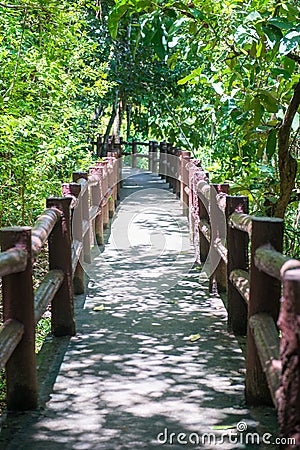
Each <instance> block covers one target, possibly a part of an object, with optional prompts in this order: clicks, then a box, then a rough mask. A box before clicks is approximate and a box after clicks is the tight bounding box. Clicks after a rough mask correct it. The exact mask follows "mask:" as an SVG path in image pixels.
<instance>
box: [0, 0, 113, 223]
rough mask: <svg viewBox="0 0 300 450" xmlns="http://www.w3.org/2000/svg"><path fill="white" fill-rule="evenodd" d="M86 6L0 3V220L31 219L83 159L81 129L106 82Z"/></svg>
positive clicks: (84, 147) (85, 159)
mask: <svg viewBox="0 0 300 450" xmlns="http://www.w3.org/2000/svg"><path fill="white" fill-rule="evenodd" d="M94 27H95V19H94V12H93V10H92V9H90V8H89V9H87V8H86V6H85V5H84V4H83V3H82V2H81V1H80V0H78V1H77V0H76V1H73V2H68V1H63V2H57V1H52V0H39V1H38V2H31V1H30V2H26V4H25V3H21V4H20V3H17V2H16V3H15V4H11V3H10V6H9V7H8V6H5V4H4V3H1V4H0V30H1V38H0V65H1V83H0V159H1V168H2V170H1V174H0V189H1V194H0V195H1V200H0V202H1V203H0V223H1V225H4V224H5V225H6V224H14V225H15V224H16V223H19V224H24V223H26V224H28V223H31V222H32V221H33V220H34V219H35V217H36V215H37V213H38V212H39V211H40V209H41V208H42V207H43V206H44V205H43V204H41V203H42V202H44V199H45V197H47V196H51V195H57V194H58V195H60V184H61V181H62V180H66V179H68V178H69V176H70V173H71V171H72V170H74V169H75V168H76V167H77V168H82V166H83V165H84V164H85V163H86V162H88V161H89V160H90V157H91V155H90V152H89V151H88V143H87V132H88V129H89V128H90V122H91V115H92V112H93V110H94V108H95V104H97V102H99V99H100V98H101V97H103V96H104V95H105V93H106V92H107V90H108V83H107V81H106V75H105V72H104V69H105V67H104V65H103V64H102V66H101V65H100V67H99V64H97V61H98V56H99V54H100V52H101V47H100V44H101V42H97V40H96V39H94V38H93V36H92V34H93V31H94Z"/></svg>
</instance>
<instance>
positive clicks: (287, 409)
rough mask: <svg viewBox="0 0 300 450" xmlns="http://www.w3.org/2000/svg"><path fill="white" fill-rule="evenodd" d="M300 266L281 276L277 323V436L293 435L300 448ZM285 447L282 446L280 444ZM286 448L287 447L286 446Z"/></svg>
mask: <svg viewBox="0 0 300 450" xmlns="http://www.w3.org/2000/svg"><path fill="white" fill-rule="evenodd" d="M299 324H300V270H299V269H294V270H287V271H286V272H285V274H284V276H283V299H282V303H281V308H280V316H279V320H278V325H279V328H280V330H281V333H282V337H281V342H280V357H281V363H282V372H281V384H280V402H279V406H278V422H279V432H280V437H281V438H285V439H291V438H294V439H295V440H296V445H295V446H293V448H300V340H299ZM283 448H285V447H283ZM287 448H290V447H288V446H287Z"/></svg>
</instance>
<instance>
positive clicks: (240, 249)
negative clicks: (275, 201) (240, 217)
mask: <svg viewBox="0 0 300 450" xmlns="http://www.w3.org/2000/svg"><path fill="white" fill-rule="evenodd" d="M234 212H240V213H244V214H248V212H249V199H248V197H246V196H239V197H238V196H229V195H228V196H226V208H225V216H226V223H227V303H228V307H227V310H228V322H227V323H228V329H229V330H230V331H233V333H235V334H237V335H241V336H242V335H246V334H247V315H248V307H247V305H246V302H245V300H244V298H243V297H242V296H241V294H240V293H239V292H238V290H237V289H236V287H235V286H234V285H233V283H232V281H231V279H230V274H231V273H232V271H233V270H237V269H239V270H245V271H247V270H248V268H249V256H248V244H249V235H248V233H246V232H245V231H241V230H238V229H236V228H232V227H231V226H230V225H229V223H228V218H229V216H230V215H231V214H232V213H234Z"/></svg>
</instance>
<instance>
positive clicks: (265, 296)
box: [245, 217, 283, 405]
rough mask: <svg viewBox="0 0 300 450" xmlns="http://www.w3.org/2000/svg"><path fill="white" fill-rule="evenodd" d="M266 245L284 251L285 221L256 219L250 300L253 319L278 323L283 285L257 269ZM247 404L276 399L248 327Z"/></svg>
mask: <svg viewBox="0 0 300 450" xmlns="http://www.w3.org/2000/svg"><path fill="white" fill-rule="evenodd" d="M266 244H271V245H272V247H273V248H274V249H275V250H276V251H278V252H280V253H281V252H282V246H283V220H282V219H276V218H266V217H252V230H251V262H250V298H249V305H248V324H249V319H250V318H251V317H252V316H253V315H254V314H257V313H262V312H263V313H267V314H270V315H271V316H272V317H273V319H274V321H275V323H276V322H277V319H278V314H279V307H280V297H281V283H280V281H279V280H276V279H274V278H273V277H271V276H270V275H267V274H266V273H265V272H263V271H260V270H259V269H258V268H257V267H256V266H255V258H254V257H255V251H256V250H257V249H258V248H259V247H261V246H263V245H266ZM245 394H246V401H247V403H249V404H253V405H256V404H259V405H261V404H270V405H272V404H273V402H272V399H271V395H270V391H269V388H268V385H267V380H266V376H265V374H264V371H263V369H262V366H261V363H260V360H259V355H258V351H257V347H256V345H255V342H254V338H253V336H252V331H251V328H250V327H249V325H248V333H247V361H246V390H245Z"/></svg>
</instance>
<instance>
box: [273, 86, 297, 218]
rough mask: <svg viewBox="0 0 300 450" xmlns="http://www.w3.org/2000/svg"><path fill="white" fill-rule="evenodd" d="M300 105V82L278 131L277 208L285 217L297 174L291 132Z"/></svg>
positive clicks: (278, 215) (277, 212)
mask: <svg viewBox="0 0 300 450" xmlns="http://www.w3.org/2000/svg"><path fill="white" fill-rule="evenodd" d="M299 105H300V82H298V84H297V85H296V87H295V90H294V95H293V98H292V100H291V102H290V104H289V106H288V109H287V110H286V113H285V116H284V119H283V122H282V125H281V127H280V128H279V133H278V166H279V175H280V196H279V200H278V203H277V206H276V210H275V216H276V217H281V218H283V217H284V214H285V211H286V208H287V206H288V204H289V201H290V198H291V194H292V190H293V188H294V185H295V178H296V174H297V161H296V159H295V158H293V156H292V155H291V153H290V134H291V127H292V123H293V119H294V117H295V114H296V112H297V109H298V107H299Z"/></svg>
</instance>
